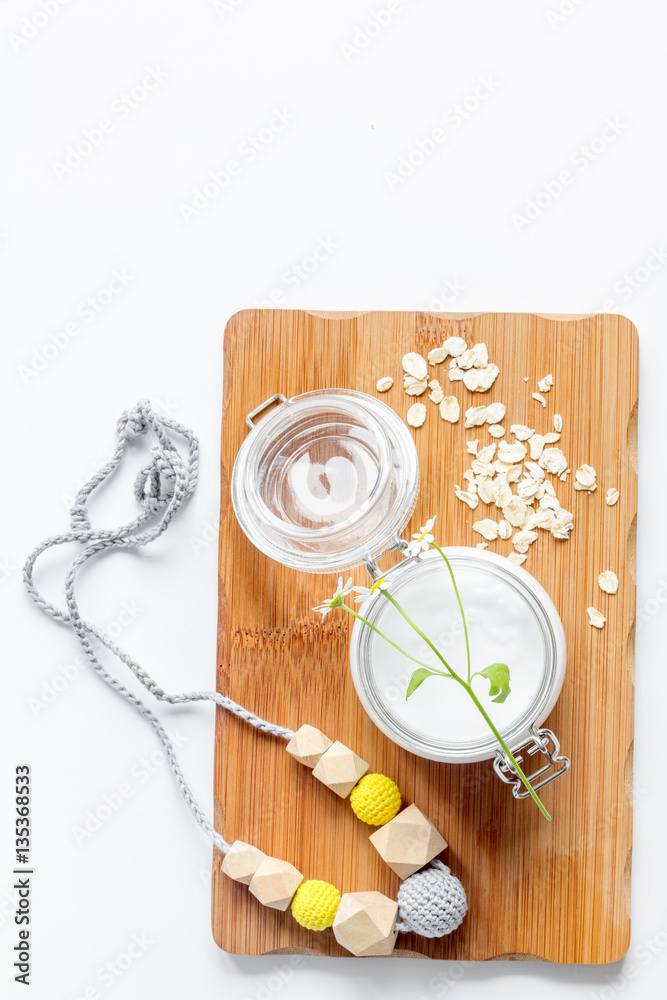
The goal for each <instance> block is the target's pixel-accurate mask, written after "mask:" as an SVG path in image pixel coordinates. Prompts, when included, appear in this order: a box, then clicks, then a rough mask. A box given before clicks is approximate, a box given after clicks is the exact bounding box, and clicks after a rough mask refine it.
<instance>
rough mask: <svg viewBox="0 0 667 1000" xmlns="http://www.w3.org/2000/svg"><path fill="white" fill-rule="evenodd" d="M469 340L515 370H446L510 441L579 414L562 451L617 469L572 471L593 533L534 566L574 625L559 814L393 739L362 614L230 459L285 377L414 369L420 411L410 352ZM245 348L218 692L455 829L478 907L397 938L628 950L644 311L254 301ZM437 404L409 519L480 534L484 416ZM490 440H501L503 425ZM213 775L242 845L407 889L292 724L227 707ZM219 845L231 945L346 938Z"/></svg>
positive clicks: (504, 547)
mask: <svg viewBox="0 0 667 1000" xmlns="http://www.w3.org/2000/svg"><path fill="white" fill-rule="evenodd" d="M449 336H461V337H463V338H464V339H465V340H466V341H467V343H468V345H472V344H473V343H477V342H479V341H484V342H485V343H486V344H487V345H488V349H489V358H490V360H491V361H495V362H497V363H498V364H499V366H500V375H499V377H498V379H497V381H496V383H495V385H494V386H493V388H492V389H491V390H490V391H489V392H488V393H470V392H468V390H467V389H465V387H464V385H463V383H462V382H456V383H449V381H448V379H447V378H446V375H445V374H444V370H445V367H446V365H445V366H439V367H438V369H436V370H434V375H435V374H437V376H438V377H441V381H442V384H443V386H446V387H447V391H448V393H450V394H453V395H456V396H457V397H458V398H459V400H460V401H461V404H462V405H461V409H462V411H463V410H464V409H466V408H467V407H468V406H470V405H472V404H473V402H474V403H475V404H479V403H481V402H492V401H494V400H499V401H502V402H504V403H505V404H506V405H507V421H506V426H507V428H508V437H509V424H510V423H525V424H529V425H530V426H531V427H536V428H538V429H540V430H543V429H551V426H550V425H551V421H552V416H553V413H554V412H558V413H560V414H561V415H562V417H563V423H564V428H563V436H562V439H561V442H560V446H562V447H563V450H564V451H565V453H566V455H567V456H568V458H569V461H570V464H571V466H572V468H573V470H574V469H576V467H577V466H578V465H580V464H582V463H583V462H586V463H588V464H590V465H593V466H594V467H595V468H596V469H597V473H598V483H599V486H598V489H597V491H596V492H595V493H594V494H592V495H591V496H589V495H588V494H587V493H585V492H584V493H577V492H576V491H575V490H574V489H573V487H572V482H573V478H574V477H573V476H570V477H569V480H568V482H567V483H566V484H559V485H558V491H557V492H558V494H559V497H560V498H561V502H562V503H563V505H564V506H566V507H567V508H568V509H569V510H572V511H573V512H574V514H575V530H574V532H573V534H572V536H571V539H570V541H568V542H564V541H557V540H555V539H553V538H552V537H551V536H549V535H546V534H544V535H542V536H541V537H540V540H539V541H538V542H537V543H536V544H535V545H534V546H533V547H532V549H531V551H530V555H529V557H528V561H527V562H526V566H525V568H526V569H528V570H529V571H530V572H531V573H532V574H533V575H534V576H535V577H536V578H537V579H538V580H539V581H540V582H541V583H542V584H543V586H544V587H545V588H546V590H547V591H548V592H549V594H550V595H551V597H552V598H553V600H554V602H555V604H556V607H557V608H558V611H559V613H560V615H561V618H562V620H563V624H564V627H565V633H566V637H567V647H568V668H567V676H566V679H565V684H564V687H563V692H562V694H561V696H560V699H559V701H558V704H557V706H556V708H555V709H554V711H553V712H552V714H551V716H550V717H549V719H548V720H547V724H548V725H549V726H550V727H551V728H552V729H554V731H555V732H556V734H557V735H558V737H559V738H560V740H561V744H562V748H563V752H564V753H566V754H567V755H568V756H570V757H571V759H572V767H571V769H570V771H569V773H568V774H567V775H566V776H565V777H563V778H560V779H559V780H558V781H556V782H554V783H553V784H552V785H549V786H548V787H547V788H546V789H545V790H544V792H543V799H544V802H545V804H546V806H547V808H548V809H549V811H550V812H551V814H552V815H553V817H554V819H553V822H552V823H548V822H546V820H544V819H543V818H542V817H541V815H540V813H539V812H538V810H537V809H536V808H535V806H534V805H533V804H532V803H530V802H525V801H522V802H517V801H515V800H514V799H513V797H512V795H511V793H510V790H509V788H508V787H507V786H505V785H503V784H502V783H501V782H500V781H499V780H498V778H497V777H496V776H495V774H494V773H493V769H492V766H491V763H490V762H489V761H485V762H481V763H478V764H470V765H465V766H463V765H449V764H438V763H435V762H431V761H427V760H422V759H421V758H419V757H415V756H413V755H411V754H409V753H407V752H406V751H404V750H402V749H400V748H399V747H397V746H395V745H394V744H393V743H391V742H390V741H389V740H388V739H387V738H386V737H385V736H383V735H382V733H380V732H379V730H378V729H376V728H375V726H374V725H373V724H372V723H371V722H370V720H369V719H368V717H367V716H366V714H365V712H364V711H363V709H362V707H361V705H360V704H359V702H358V700H357V698H356V695H355V692H354V688H353V685H352V681H351V678H350V674H349V667H348V632H349V623H348V621H347V619H346V618H345V616H343V615H342V614H340V615H336V614H332V615H330V616H328V617H327V619H326V620H325V621H324V622H321V621H320V620H319V616H316V615H315V614H313V613H312V611H311V610H310V609H311V608H312V606H313V605H314V604H316V603H317V602H318V601H319V600H320V599H321V597H322V595H325V594H327V593H329V592H330V591H331V586H332V577H331V576H319V575H314V574H305V573H298V572H296V571H293V570H289V569H284V568H283V567H282V566H280V565H279V564H278V563H275V562H272V561H270V560H269V559H268V558H266V557H265V556H263V555H262V554H261V553H260V552H259V551H257V550H256V549H255V548H254V547H253V546H252V545H251V543H250V542H249V541H248V540H247V539H246V538H245V536H244V535H243V533H242V532H241V530H240V528H239V526H238V524H237V521H236V518H235V516H234V512H233V509H232V507H231V502H230V493H229V482H230V477H231V471H232V467H233V464H234V458H235V456H236V453H237V451H238V449H239V447H240V445H241V443H242V441H243V440H244V438H245V436H246V433H247V428H246V426H245V416H246V413H247V412H248V411H249V410H251V409H252V408H253V407H255V406H256V405H258V404H259V403H261V402H262V401H263V400H264V399H266V398H267V397H268V396H270V395H272V394H273V393H275V392H283V393H285V395H287V396H293V395H296V394H298V393H301V392H306V391H308V390H311V389H319V388H324V387H350V388H354V389H359V390H362V391H364V392H368V393H370V394H372V395H375V394H376V390H375V383H376V381H377V379H378V378H379V377H381V376H382V375H387V374H390V375H393V376H394V379H395V380H396V382H397V384H396V385H395V386H394V388H393V389H392V390H390V392H389V393H386V394H385V395H383V397H382V398H383V400H384V401H385V402H387V403H388V404H389V405H391V406H393V407H394V408H395V409H396V410H397V411H398V412H399V413H400V414H402V415H403V416H405V414H406V413H407V410H408V407H409V405H410V404H411V403H412V402H414V400H413V399H412V398H410V397H406V396H405V395H404V393H403V391H402V388H401V384H400V381H401V380H400V358H401V356H402V355H403V354H404V353H405V352H406V351H409V350H417V351H420V352H421V353H424V354H425V353H426V352H427V351H429V350H430V349H431V348H432V347H436V346H440V344H441V343H442V342H443V340H444V339H445V338H447V337H449ZM224 350H225V394H224V412H223V422H222V456H221V458H222V467H221V474H222V498H221V514H220V559H219V576H220V579H219V632H218V671H217V685H218V690H219V691H221V692H223V693H225V694H229V695H231V697H233V698H235V699H236V700H238V701H240V702H241V703H242V704H244V705H246V706H247V707H248V708H250V709H252V710H253V711H256V712H258V713H259V714H261V715H263V716H265V717H267V718H269V719H271V720H272V721H274V722H277V723H280V724H282V725H287V726H290V727H291V728H293V729H296V728H298V727H299V726H300V725H302V724H303V723H310V724H311V725H313V726H317V727H318V728H319V729H321V730H322V731H323V732H324V733H326V734H327V735H328V736H329V737H330V738H331V739H333V740H336V739H337V740H341V741H342V742H343V743H345V744H346V745H347V746H349V747H351V748H352V749H354V750H355V752H357V753H358V754H360V755H361V756H362V757H363V758H364V760H367V761H369V762H370V766H371V770H375V771H380V772H382V773H384V774H387V775H389V776H390V777H392V778H393V779H394V780H395V781H396V782H397V783H398V785H399V787H400V788H401V791H402V793H403V796H404V801H405V802H406V804H408V803H410V802H415V803H416V804H417V806H418V807H419V808H420V809H421V810H422V811H423V812H424V813H425V814H426V815H427V816H428V817H429V818H430V819H431V820H432V821H433V822H434V823H435V824H436V826H437V827H438V829H439V830H440V831H441V832H442V834H443V836H444V837H445V839H446V840H447V841H448V842H449V845H450V846H449V848H448V850H447V852H445V854H444V859H445V861H446V862H447V864H449V865H450V866H451V868H452V870H453V871H454V872H455V873H456V874H457V875H458V876H459V877H460V878H461V880H462V882H463V884H464V885H465V887H466V890H467V892H468V897H469V902H470V910H469V913H468V916H467V917H466V919H465V921H464V923H463V925H462V926H461V927H460V928H459V930H457V931H456V932H455V933H454V934H453V935H451V936H450V937H448V938H444V939H442V940H426V939H424V938H420V937H417V936H416V935H412V934H408V935H401V936H400V937H399V940H398V942H397V949H396V951H395V954H396V955H412V956H415V957H431V958H447V959H459V960H463V959H468V960H470V959H473V960H474V959H493V958H501V957H505V958H507V957H512V958H517V959H520V958H525V957H537V958H542V959H545V960H549V961H554V962H582V963H601V962H612V961H615V960H617V959H619V958H620V957H621V956H622V955H623V954H624V953H625V951H626V950H627V947H628V944H629V937H630V865H631V838H632V739H633V669H634V662H633V647H634V621H635V584H634V545H635V516H636V509H637V485H636V433H637V392H638V388H637V386H638V346H637V336H636V331H635V329H634V327H633V325H632V324H631V323H630V322H629V321H628V320H627V319H625V318H624V317H621V316H613V315H598V316H583V317H580V316H577V317H552V316H548V317H547V316H536V315H527V314H526V315H524V314H497V313H488V314H478V315H468V314H466V315H461V314H452V315H443V314H437V315H435V314H430V313H380V312H375V313H373V312H369V313H363V314H358V313H354V314H349V313H345V314H342V315H341V314H326V313H324V314H312V313H305V312H290V311H267V310H248V311H245V312H241V313H238V314H237V315H235V316H234V317H232V319H231V320H230V321H229V324H228V326H227V329H226V332H225V343H224ZM548 372H552V373H553V375H554V379H555V384H554V387H553V389H552V390H551V392H550V393H549V394H548V395H547V401H548V406H547V409H546V410H544V409H543V408H542V407H541V406H540V405H539V404H538V403H536V402H535V401H534V400H533V399H532V398H531V392H534V391H536V389H537V381H538V380H539V379H540V378H542V377H543V376H544V375H546V374H547V373H548ZM442 376H444V377H442ZM524 376H528V378H529V381H528V382H524V381H523V378H524ZM427 406H428V407H429V411H428V415H427V421H426V423H425V425H424V426H423V427H421V428H419V429H418V430H416V431H413V433H414V438H415V443H416V446H417V449H418V452H419V459H420V464H421V473H422V483H421V491H420V497H419V502H418V505H417V508H416V511H415V514H414V517H413V519H412V522H411V524H410V526H409V530H414V526H419V524H421V523H423V522H424V520H425V518H426V517H428V516H430V515H431V514H433V513H437V514H438V517H439V520H438V524H439V525H440V531H439V537H440V539H443V540H444V541H445V542H446V543H447V544H452V545H466V544H468V545H473V544H475V542H476V541H478V537H477V536H475V535H473V533H472V530H471V526H472V522H473V520H476V519H477V517H478V515H479V509H478V511H477V512H475V514H473V512H472V511H470V510H469V509H468V507H467V506H466V505H465V504H463V503H461V502H460V501H458V500H456V498H455V497H454V493H453V488H452V484H453V483H455V482H460V481H461V474H462V472H463V471H464V469H465V468H466V465H467V462H466V458H465V454H464V453H465V444H464V442H465V440H466V439H467V438H468V437H471V436H476V432H475V434H471V433H470V432H464V430H463V420H461V421H460V422H459V423H457V424H453V425H452V424H449V423H446V422H445V421H443V420H441V419H440V418H439V416H438V413H437V409H436V407H434V406H433V405H432V404H431V403H428V402H427ZM481 436H482V437H483V438H484V440H485V442H486V437H487V436H488V435H486V432H484V434H483V435H481ZM490 441H491V438H489V442H490ZM611 486H615V487H618V488H619V489H620V494H621V495H620V500H619V502H618V504H617V505H616V506H615V507H607V506H606V504H605V494H606V490H607V489H608V488H609V487H611ZM481 516H482V517H483V516H485V515H484V514H482V515H481ZM490 549H491V550H495V551H500V552H505V551H510V545H509V543H508V542H500V541H495V542H492V543H491V544H490ZM603 569H613V570H615V572H616V573H617V574H618V577H619V580H620V587H619V592H618V594H617V595H616V596H609V595H606V594H603V593H602V592H601V591H600V590H599V588H598V586H597V576H598V573H599V572H600V571H601V570H603ZM364 575H365V571H364V570H362V569H360V570H357V571H356V572H355V574H354V576H355V583H360V584H361V583H364V582H365V581H364ZM589 605H594V606H595V607H597V608H599V609H600V610H601V611H602V612H603V613H604V614H605V615H606V616H607V624H606V626H605V628H604V629H603V630H601V631H599V630H597V629H594V628H591V627H590V626H589V624H588V619H587V615H586V608H587V607H588V606H589ZM214 790H215V804H216V825H217V828H218V829H220V830H222V831H223V832H224V834H225V837H226V838H227V839H228V840H230V841H232V840H235V839H241V840H244V841H246V842H249V843H252V844H254V845H255V846H257V847H259V848H260V849H261V850H263V851H265V852H266V853H267V854H270V855H273V856H274V857H278V858H284V859H285V860H287V861H290V862H291V863H292V864H294V865H296V867H297V868H298V869H299V871H302V872H303V873H304V874H305V877H306V878H318V879H325V880H326V881H328V882H332V883H333V884H334V885H336V886H337V887H338V888H339V889H340V891H341V892H355V891H365V890H378V891H380V892H383V893H385V894H387V895H388V896H391V897H392V898H395V897H396V892H397V890H398V886H399V880H398V877H397V876H396V875H395V874H394V873H393V872H392V871H391V870H390V869H389V868H388V867H387V866H386V865H385V864H384V863H383V862H382V859H381V858H380V857H379V855H378V854H377V852H376V851H375V850H374V848H373V847H372V845H371V844H370V843H369V840H368V835H369V832H370V828H369V827H366V826H365V825H364V824H363V823H361V822H359V821H358V820H357V819H356V817H355V816H354V815H353V813H352V811H351V809H350V806H349V803H348V802H347V801H344V800H342V799H340V798H338V796H336V795H334V794H332V793H331V792H330V791H329V790H328V789H327V788H325V787H324V786H323V785H322V784H321V783H320V782H318V781H315V780H314V779H313V777H312V774H311V773H310V771H309V770H308V769H307V768H305V767H303V766H302V765H300V764H298V763H297V762H296V761H294V760H293V759H292V758H291V757H290V755H289V754H287V753H286V752H285V744H284V741H282V740H279V739H276V738H274V737H269V736H265V735H262V734H261V733H259V732H257V731H256V730H254V729H252V728H251V727H249V726H247V725H246V724H244V723H243V722H241V721H240V720H238V719H237V718H235V717H233V716H229V715H228V714H226V713H224V712H223V711H222V710H218V717H217V724H216V746H215V789H214ZM220 860H221V859H220V856H219V855H216V856H215V857H214V863H213V899H212V907H213V933H214V937H215V940H216V941H217V943H218V944H219V945H220V947H221V948H223V949H225V950H226V951H229V952H233V953H239V954H262V953H267V952H275V951H278V950H287V951H298V952H300V953H313V954H324V955H345V954H346V953H345V952H344V951H343V949H341V948H340V947H339V946H338V945H337V943H336V941H335V940H334V938H333V935H332V934H331V932H330V931H325V932H323V933H321V934H316V933H311V932H308V931H306V930H304V929H302V928H301V927H299V926H298V925H297V924H296V923H295V922H294V920H293V919H292V917H291V914H290V913H289V911H288V912H287V913H278V912H274V911H270V910H267V909H265V908H264V907H262V906H261V905H260V904H259V903H258V901H257V900H256V899H254V898H253V897H252V896H250V895H249V893H248V891H247V887H246V886H244V885H241V884H239V883H235V882H232V881H231V880H229V879H227V878H226V877H225V876H224V875H222V874H221V872H220Z"/></svg>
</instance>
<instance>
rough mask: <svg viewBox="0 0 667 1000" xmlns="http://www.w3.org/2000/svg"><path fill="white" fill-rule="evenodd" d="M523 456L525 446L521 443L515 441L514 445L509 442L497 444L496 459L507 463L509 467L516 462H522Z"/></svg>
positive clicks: (524, 454)
mask: <svg viewBox="0 0 667 1000" xmlns="http://www.w3.org/2000/svg"><path fill="white" fill-rule="evenodd" d="M525 456H526V446H525V444H522V443H521V441H515V442H514V443H512V442H510V441H499V442H498V458H499V459H500V461H501V462H509V463H510V465H514V464H515V463H516V462H521V461H523V459H524V458H525Z"/></svg>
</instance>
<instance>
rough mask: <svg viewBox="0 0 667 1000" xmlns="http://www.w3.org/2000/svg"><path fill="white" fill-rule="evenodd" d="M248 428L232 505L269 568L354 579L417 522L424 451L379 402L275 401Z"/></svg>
mask: <svg viewBox="0 0 667 1000" xmlns="http://www.w3.org/2000/svg"><path fill="white" fill-rule="evenodd" d="M274 403H276V404H277V405H276V406H275V407H274V408H273V409H270V407H271V406H272V404H274ZM260 414H263V416H262V417H261V419H260V421H259V422H258V423H257V424H256V423H255V419H256V418H257V417H258V416H259V415H260ZM246 422H247V423H248V426H249V427H250V434H248V437H247V438H246V440H245V441H244V442H243V444H242V446H241V448H240V449H239V453H238V455H237V458H236V461H235V463H234V470H233V472H232V484H231V493H232V503H233V505H234V510H235V512H236V516H237V518H238V521H239V524H240V525H241V528H242V529H243V531H244V532H245V534H246V535H247V536H248V538H249V539H250V541H251V542H253V544H254V545H256V546H257V548H258V549H260V550H261V551H262V552H264V553H265V554H266V555H267V556H270V557H271V559H276V560H277V561H278V562H280V563H282V564H283V565H284V566H290V567H292V568H293V569H300V570H305V571H306V572H310V573H321V572H336V571H339V570H344V569H350V568H352V567H354V566H359V565H361V564H362V563H364V562H365V560H366V559H367V558H369V557H370V556H373V555H377V554H379V553H381V552H383V551H384V550H386V549H387V548H388V547H389V546H390V545H391V543H392V539H393V538H394V537H395V536H397V535H398V534H399V533H400V532H401V531H402V530H403V528H404V527H405V525H406V524H407V523H408V521H409V520H410V516H411V514H412V511H413V510H414V506H415V503H416V502H417V493H418V491H419V463H418V461H417V451H416V449H415V445H414V442H413V440H412V437H411V436H410V432H409V431H408V429H407V427H406V426H405V424H404V423H403V421H402V420H401V418H400V417H399V416H398V414H397V413H395V412H394V411H393V410H392V409H390V407H388V406H386V405H385V404H384V403H382V402H380V400H379V399H375V398H374V397H373V396H368V395H366V394H365V393H362V392H353V391H352V390H348V389H345V390H343V389H320V390H318V391H316V392H307V393H304V394H303V395H301V396H294V397H293V398H292V399H287V398H286V397H285V396H283V395H280V394H278V395H276V396H272V397H271V399H269V400H267V401H266V402H265V403H262V405H261V406H259V407H257V409H256V410H253V412H252V413H251V414H249V415H248V417H247V419H246Z"/></svg>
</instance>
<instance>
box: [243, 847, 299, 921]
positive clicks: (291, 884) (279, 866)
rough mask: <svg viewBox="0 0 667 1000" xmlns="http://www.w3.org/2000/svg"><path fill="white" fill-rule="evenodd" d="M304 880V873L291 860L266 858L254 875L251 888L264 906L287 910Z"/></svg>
mask: <svg viewBox="0 0 667 1000" xmlns="http://www.w3.org/2000/svg"><path fill="white" fill-rule="evenodd" d="M302 882H303V875H302V874H301V872H300V871H297V869H296V868H295V867H294V865H291V864H290V863H289V861H280V859H279V858H268V857H267V858H264V860H263V861H262V862H261V864H260V865H259V868H258V869H257V871H256V872H255V874H254V875H253V877H252V881H251V882H250V885H249V889H250V892H251V893H252V894H253V896H256V897H257V899H258V900H259V901H260V903H263V904H264V906H270V907H271V908H272V909H274V910H286V909H287V907H288V906H289V905H290V903H291V901H292V896H293V895H294V893H295V892H296V890H297V889H298V888H299V886H300V885H301V883H302Z"/></svg>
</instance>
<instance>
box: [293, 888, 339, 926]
mask: <svg viewBox="0 0 667 1000" xmlns="http://www.w3.org/2000/svg"><path fill="white" fill-rule="evenodd" d="M339 903H340V893H339V891H338V889H337V888H336V886H335V885H330V884H329V883H328V882H320V881H319V880H318V879H309V880H308V881H307V882H302V883H301V885H300V886H299V888H298V889H297V890H296V892H295V893H294V898H293V900H292V916H293V917H294V919H295V920H296V922H297V924H301V926H302V927H305V928H306V929H307V930H309V931H323V930H325V928H327V927H331V925H332V923H333V922H334V918H335V916H336V910H337V909H338V904H339Z"/></svg>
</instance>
